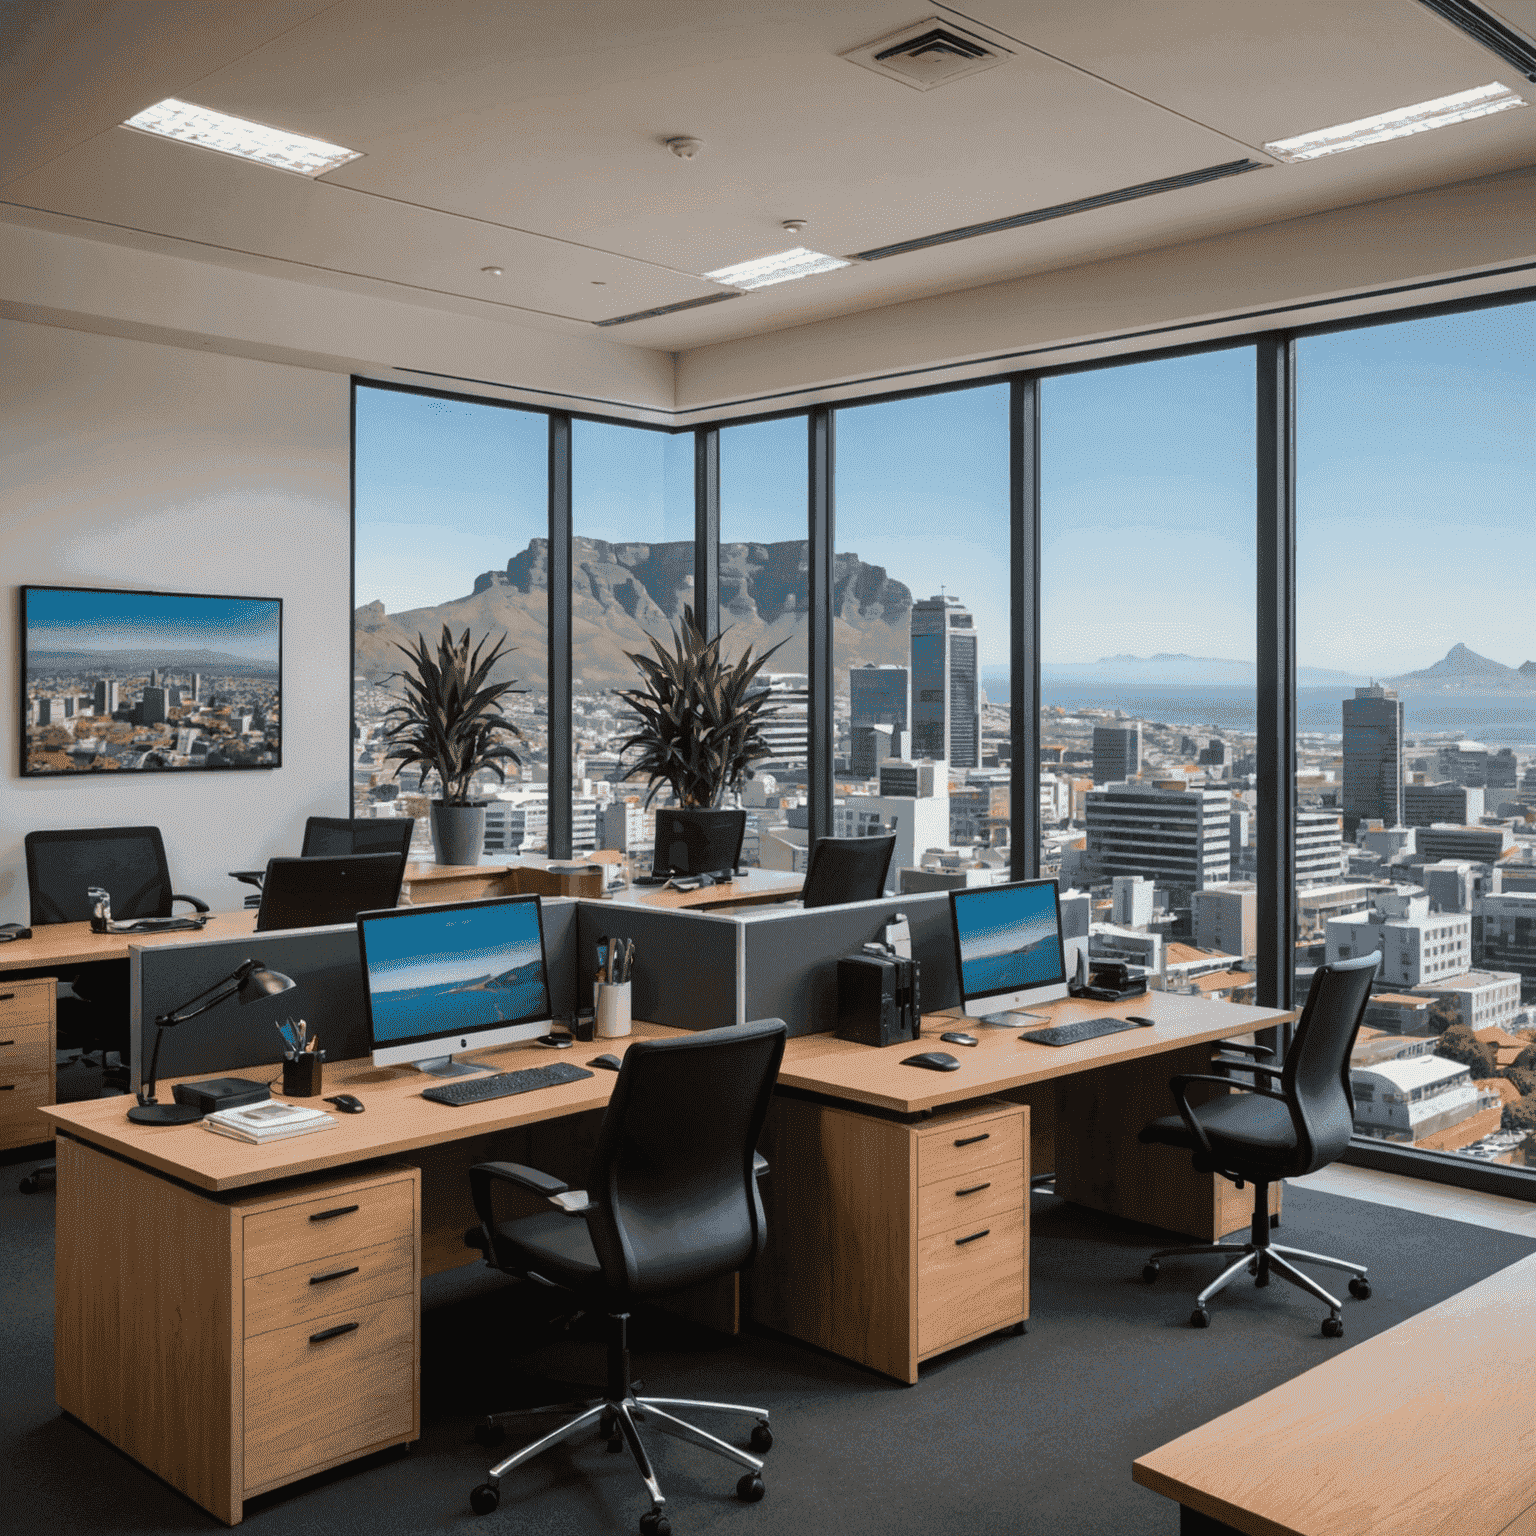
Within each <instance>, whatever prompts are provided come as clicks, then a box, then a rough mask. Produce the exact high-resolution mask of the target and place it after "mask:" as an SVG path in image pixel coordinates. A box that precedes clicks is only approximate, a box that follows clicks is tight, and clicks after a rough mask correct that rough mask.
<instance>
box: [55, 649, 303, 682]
mask: <svg viewBox="0 0 1536 1536" xmlns="http://www.w3.org/2000/svg"><path fill="white" fill-rule="evenodd" d="M151 667H158V668H159V669H160V670H161V671H162V672H207V673H210V674H213V675H217V676H221V677H222V676H226V675H227V676H231V677H235V676H238V677H246V676H250V675H252V674H255V675H262V674H267V673H275V672H276V671H277V667H276V665H275V663H272V662H262V661H252V660H250V659H249V658H248V657H245V656H229V655H226V654H225V653H224V652H222V651H157V650H121V651H38V650H29V651H28V652H27V668H28V670H29V671H32V672H40V673H44V674H47V673H50V672H96V673H99V674H100V675H101V676H102V677H124V676H126V677H133V676H136V675H138V674H140V673H145V672H148V671H149V670H150V668H151Z"/></svg>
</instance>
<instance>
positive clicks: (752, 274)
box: [704, 245, 853, 293]
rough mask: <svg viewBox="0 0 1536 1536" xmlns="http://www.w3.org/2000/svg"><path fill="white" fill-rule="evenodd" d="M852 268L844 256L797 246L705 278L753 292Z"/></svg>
mask: <svg viewBox="0 0 1536 1536" xmlns="http://www.w3.org/2000/svg"><path fill="white" fill-rule="evenodd" d="M852 265H853V263H852V262H850V261H844V260H843V258H842V257H841V256H824V255H822V253H821V252H820V251H808V250H806V248H805V247H804V246H803V245H797V246H796V247H795V248H794V250H792V251H780V252H779V253H778V254H777V255H776V256H759V257H758V258H757V260H756V261H738V262H737V263H736V265H735V266H734V267H720V268H718V269H717V270H716V271H714V272H706V273H705V274H704V276H705V277H707V278H708V279H709V281H710V282H712V283H724V284H725V285H726V287H728V288H740V289H741V290H742V291H743V292H745V293H750V292H751V291H752V289H754V288H767V287H769V286H771V285H772V284H774V283H787V282H790V281H792V280H793V279H794V278H797V277H814V276H815V275H816V274H817V273H818V272H835V271H836V270H837V269H838V268H839V267H850V266H852Z"/></svg>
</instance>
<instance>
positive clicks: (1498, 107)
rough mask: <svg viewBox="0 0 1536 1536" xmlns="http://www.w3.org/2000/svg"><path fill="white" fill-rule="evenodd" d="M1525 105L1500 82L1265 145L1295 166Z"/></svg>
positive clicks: (1522, 100)
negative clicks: (1299, 162)
mask: <svg viewBox="0 0 1536 1536" xmlns="http://www.w3.org/2000/svg"><path fill="white" fill-rule="evenodd" d="M1525 105H1526V101H1525V98H1524V97H1521V96H1517V95H1515V93H1514V92H1513V91H1512V90H1509V89H1508V88H1507V87H1506V86H1502V85H1500V84H1499V83H1498V81H1497V80H1495V81H1493V82H1492V83H1491V84H1489V85H1480V86H1477V87H1476V88H1475V89H1474V90H1470V91H1458V92H1457V93H1456V94H1455V95H1454V96H1439V97H1437V98H1436V99H1435V100H1434V101H1421V102H1419V103H1418V105H1417V106H1412V107H1398V108H1396V109H1395V110H1393V111H1391V112H1379V113H1377V114H1376V116H1375V117H1362V118H1360V119H1359V120H1358V121H1357V122H1353V123H1340V124H1338V125H1337V127H1334V128H1319V129H1317V130H1316V131H1315V132H1313V133H1298V134H1297V135H1296V136H1295V138H1291V139H1276V140H1275V142H1274V143H1273V144H1266V145H1265V146H1264V148H1265V149H1267V150H1268V151H1269V152H1270V154H1272V155H1273V156H1274V157H1275V158H1276V159H1277V160H1284V161H1286V162H1287V163H1294V162H1295V161H1298V160H1316V159H1317V158H1318V156H1320V155H1337V154H1339V153H1341V152H1342V151H1343V150H1346V149H1364V148H1365V146H1366V145H1367V144H1381V143H1384V142H1385V141H1386V140H1387V139H1402V138H1406V137H1407V136H1408V135H1409V134H1410V133H1428V132H1429V130H1430V129H1431V128H1449V127H1450V125H1451V124H1452V123H1465V122H1469V121H1470V120H1471V119H1472V118H1474V117H1487V116H1488V115H1489V114H1490V113H1493V112H1506V111H1508V110H1509V108H1510V107H1523V106H1525Z"/></svg>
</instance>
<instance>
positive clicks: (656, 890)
mask: <svg viewBox="0 0 1536 1536" xmlns="http://www.w3.org/2000/svg"><path fill="white" fill-rule="evenodd" d="M600 851H603V852H606V851H607V850H600ZM550 862H551V861H550V860H549V859H546V858H544V857H543V856H542V855H539V854H529V855H526V856H524V857H520V858H514V859H497V860H494V861H487V862H486V863H484V864H463V865H458V864H408V865H406V870H405V884H406V887H407V889H408V890H409V891H410V893H411V899H412V900H413V901H415V902H417V903H418V904H419V903H423V902H431V901H464V900H474V899H476V898H478V897H481V896H499V895H511V894H513V893H514V892H517V891H520V890H521V889H522V888H523V886H524V885H526V884H528V883H529V882H527V881H521V882H520V881H519V879H518V876H519V874H520V873H522V872H525V871H526V872H529V873H539V874H542V873H544V872H545V871H547V869H548V867H549V865H550ZM554 862H556V863H558V864H559V865H560V866H561V868H563V869H570V868H575V867H577V866H582V867H584V868H590V870H591V872H592V875H593V877H594V882H596V881H600V880H603V879H605V878H606V875H607V865H608V863H610V862H611V861H609V860H602V859H598V858H596V856H594V857H593V858H591V859H567V860H556V861H554ZM804 884H805V876H804V875H792V874H788V873H785V872H781V871H779V870H776V869H753V870H748V871H747V873H745V874H739V875H737V876H736V878H735V879H734V880H731V881H728V882H727V883H725V884H723V885H706V886H703V887H701V888H700V889H699V890H697V891H677V890H672V889H670V888H667V887H664V886H644V885H628V886H623V887H621V888H619V889H617V890H604V889H602V887H601V886H600V885H596V884H595V883H594V888H593V889H592V890H591V891H586V890H581V889H572V890H571V891H570V892H568V894H570V895H573V896H580V897H582V898H583V899H585V900H592V901H611V902H613V903H614V904H615V905H616V906H634V907H661V908H664V909H666V910H668V911H674V912H678V911H696V912H699V911H703V912H708V911H717V910H724V909H726V908H730V907H752V906H761V905H763V904H765V903H768V902H776V901H792V900H794V898H795V897H796V896H798V895H799V894H800V890H801V887H802V886H804ZM540 894H547V893H543V892H541V893H540Z"/></svg>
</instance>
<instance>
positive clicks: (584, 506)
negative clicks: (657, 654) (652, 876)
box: [571, 421, 694, 867]
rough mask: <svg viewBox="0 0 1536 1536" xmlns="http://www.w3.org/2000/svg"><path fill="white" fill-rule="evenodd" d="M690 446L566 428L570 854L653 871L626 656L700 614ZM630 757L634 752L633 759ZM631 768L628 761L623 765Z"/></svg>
mask: <svg viewBox="0 0 1536 1536" xmlns="http://www.w3.org/2000/svg"><path fill="white" fill-rule="evenodd" d="M693 515H694V514H693V437H692V435H691V434H689V433H679V434H676V435H674V434H671V433H666V432H658V431H651V430H647V429H645V428H642V427H626V426H619V425H616V424H614V423H611V422H594V421H577V422H574V423H573V424H572V430H571V530H572V537H571V679H572V681H571V733H572V743H571V749H572V763H573V767H574V773H573V775H572V784H571V850H572V852H573V853H580V852H582V851H583V850H586V849H591V848H594V847H606V848H616V849H621V850H623V851H625V852H626V853H628V854H629V855H630V857H631V859H632V860H634V861H635V863H636V864H637V865H639V864H644V865H646V866H647V867H648V866H649V862H650V856H651V849H652V847H653V846H654V825H655V815H654V808H655V806H656V805H658V804H663V803H666V801H667V799H668V794H667V791H666V790H662V791H661V792H660V793H659V794H658V795H657V797H656V799H655V800H654V801H652V805H651V808H650V809H649V810H647V809H646V808H645V807H644V806H643V801H644V798H645V791H646V785H645V783H644V782H643V781H640V780H629V779H626V778H625V777H624V773H625V768H624V766H623V765H621V764H620V762H619V747H620V745H621V744H622V743H623V741H624V740H625V738H626V737H627V736H628V735H629V734H630V732H631V730H632V728H633V726H634V724H635V717H634V716H633V715H630V714H629V713H627V711H626V710H625V708H624V706H623V704H622V703H621V702H620V701H618V700H616V699H615V698H614V693H615V691H616V690H621V689H627V688H633V687H636V686H637V685H638V684H639V682H640V676H639V674H638V672H637V671H636V669H635V664H634V662H633V661H631V660H630V656H631V654H634V653H643V654H649V652H650V638H651V637H652V636H654V637H655V638H657V639H658V640H661V641H663V642H665V643H670V640H671V635H672V632H673V630H674V628H675V627H677V626H680V625H681V623H682V619H683V610H684V609H685V608H688V607H691V606H692V605H693V596H694V590H693V584H694V571H693V558H694V542H693ZM632 755H633V754H631V756H632ZM627 761H628V758H626V762H627Z"/></svg>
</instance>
